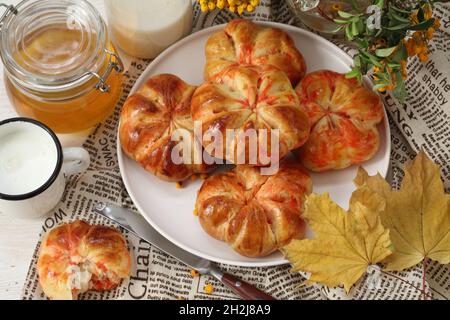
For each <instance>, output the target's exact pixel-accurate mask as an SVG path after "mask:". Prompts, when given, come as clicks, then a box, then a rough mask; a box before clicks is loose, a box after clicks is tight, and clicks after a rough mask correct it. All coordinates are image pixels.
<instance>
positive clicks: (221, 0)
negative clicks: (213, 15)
mask: <svg viewBox="0 0 450 320" xmlns="http://www.w3.org/2000/svg"><path fill="white" fill-rule="evenodd" d="M217 8H219V9H221V10H222V9H223V8H225V0H218V1H217Z"/></svg>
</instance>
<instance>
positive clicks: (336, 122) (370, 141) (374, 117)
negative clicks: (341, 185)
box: [296, 70, 384, 172]
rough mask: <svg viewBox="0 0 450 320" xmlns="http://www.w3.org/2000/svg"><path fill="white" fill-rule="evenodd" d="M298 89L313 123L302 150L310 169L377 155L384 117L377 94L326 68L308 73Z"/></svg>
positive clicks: (346, 164)
mask: <svg viewBox="0 0 450 320" xmlns="http://www.w3.org/2000/svg"><path fill="white" fill-rule="evenodd" d="M296 91H297V94H298V96H299V99H300V105H301V106H302V108H303V109H304V110H305V111H306V113H307V114H308V116H309V119H310V123H311V126H312V130H311V136H310V138H309V140H308V142H307V143H306V144H305V145H304V146H303V147H302V148H301V149H300V150H299V157H300V159H301V161H302V163H303V165H304V166H305V167H306V168H307V169H309V170H312V171H315V172H323V171H327V170H332V169H344V168H347V167H349V166H351V165H354V164H360V163H362V162H365V161H368V160H370V159H371V158H372V157H373V156H374V155H375V154H376V152H377V151H378V149H379V146H380V134H379V132H378V128H377V125H378V124H379V123H381V122H382V121H383V118H384V112H383V104H382V102H381V99H380V97H379V96H378V95H377V94H376V93H374V92H373V91H371V90H368V89H366V88H364V87H363V86H362V85H361V84H359V82H358V81H357V80H356V79H347V78H346V77H345V75H343V74H339V73H336V72H333V71H327V70H325V71H317V72H313V73H311V74H308V75H306V77H305V78H304V79H303V80H302V81H301V82H300V83H299V85H298V87H297V89H296Z"/></svg>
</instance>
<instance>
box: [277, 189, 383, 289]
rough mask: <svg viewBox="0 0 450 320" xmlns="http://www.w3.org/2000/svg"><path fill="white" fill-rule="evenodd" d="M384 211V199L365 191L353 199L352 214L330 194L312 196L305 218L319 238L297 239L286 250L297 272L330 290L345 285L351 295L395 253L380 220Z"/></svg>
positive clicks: (361, 190)
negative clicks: (374, 267) (374, 268)
mask: <svg viewBox="0 0 450 320" xmlns="http://www.w3.org/2000/svg"><path fill="white" fill-rule="evenodd" d="M363 202H365V203H368V204H370V205H363V204H362V203H363ZM377 206H378V207H377ZM382 209H384V202H383V200H382V199H381V198H380V197H379V196H378V195H376V194H375V193H374V192H372V191H370V190H369V189H364V188H363V189H360V190H359V192H358V194H356V195H355V196H353V197H352V200H351V202H350V210H349V212H348V213H347V212H345V210H344V209H342V208H340V207H339V206H338V205H337V204H336V203H334V202H333V201H332V200H331V199H330V196H329V195H328V194H325V195H316V194H313V195H310V196H309V197H308V198H307V200H306V204H305V212H304V214H303V217H304V218H305V219H306V221H307V222H308V224H309V226H310V227H311V229H312V230H313V232H314V235H315V236H314V238H313V239H306V240H294V241H292V242H291V243H290V244H289V245H287V246H286V247H285V248H284V249H283V251H284V253H285V255H286V257H287V259H289V261H290V262H291V263H292V265H293V272H297V271H304V272H308V273H310V274H311V276H310V278H309V279H308V281H307V283H314V282H318V283H322V284H324V285H326V286H328V287H337V286H339V285H344V288H345V290H346V291H347V292H349V291H350V289H351V287H352V286H353V285H354V284H355V283H356V282H357V281H358V280H359V279H360V278H361V277H362V276H363V275H364V273H366V272H367V268H368V267H369V265H373V264H377V263H379V262H380V261H382V260H383V259H385V258H386V257H387V256H389V255H390V254H391V253H392V251H391V250H390V246H391V241H390V240H389V231H388V230H386V229H385V228H384V227H383V226H382V224H381V221H380V215H379V211H380V210H382Z"/></svg>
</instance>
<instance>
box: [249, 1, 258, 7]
mask: <svg viewBox="0 0 450 320" xmlns="http://www.w3.org/2000/svg"><path fill="white" fill-rule="evenodd" d="M250 4H251V5H252V6H253V7H254V8H256V7H257V6H258V5H259V0H250Z"/></svg>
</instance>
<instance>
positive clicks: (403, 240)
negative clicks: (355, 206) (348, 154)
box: [355, 152, 450, 271]
mask: <svg viewBox="0 0 450 320" xmlns="http://www.w3.org/2000/svg"><path fill="white" fill-rule="evenodd" d="M404 171H405V177H404V179H403V182H402V186H401V188H400V190H399V191H396V190H392V188H391V186H390V185H389V184H388V183H387V182H386V181H385V180H384V179H383V178H382V177H381V176H380V175H377V176H373V177H370V176H369V175H368V174H367V172H366V171H365V170H364V169H360V170H359V172H358V176H357V178H356V179H355V183H356V185H357V186H360V187H364V188H369V189H370V190H372V191H373V192H375V193H376V194H378V195H379V196H381V197H382V198H383V199H384V200H385V203H386V207H385V210H382V211H381V221H382V223H383V225H384V227H386V228H388V229H389V230H390V234H391V241H392V243H393V245H394V249H395V250H394V253H393V254H392V255H391V256H389V257H388V258H387V259H386V260H385V263H386V264H387V267H386V268H387V269H388V270H395V271H401V270H405V269H408V268H410V267H413V266H415V265H417V264H419V263H420V262H422V261H423V260H424V259H431V260H434V261H437V262H439V263H441V264H448V263H450V195H448V194H446V193H445V190H444V185H443V183H442V180H441V175H440V169H439V166H437V165H436V164H434V163H433V162H432V161H431V160H430V159H429V158H428V157H427V156H426V155H425V153H424V152H421V153H420V154H419V155H418V156H417V158H416V159H415V160H414V161H413V162H410V163H408V164H406V165H405V168H404ZM366 206H369V207H370V206H371V205H370V204H369V203H366Z"/></svg>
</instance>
